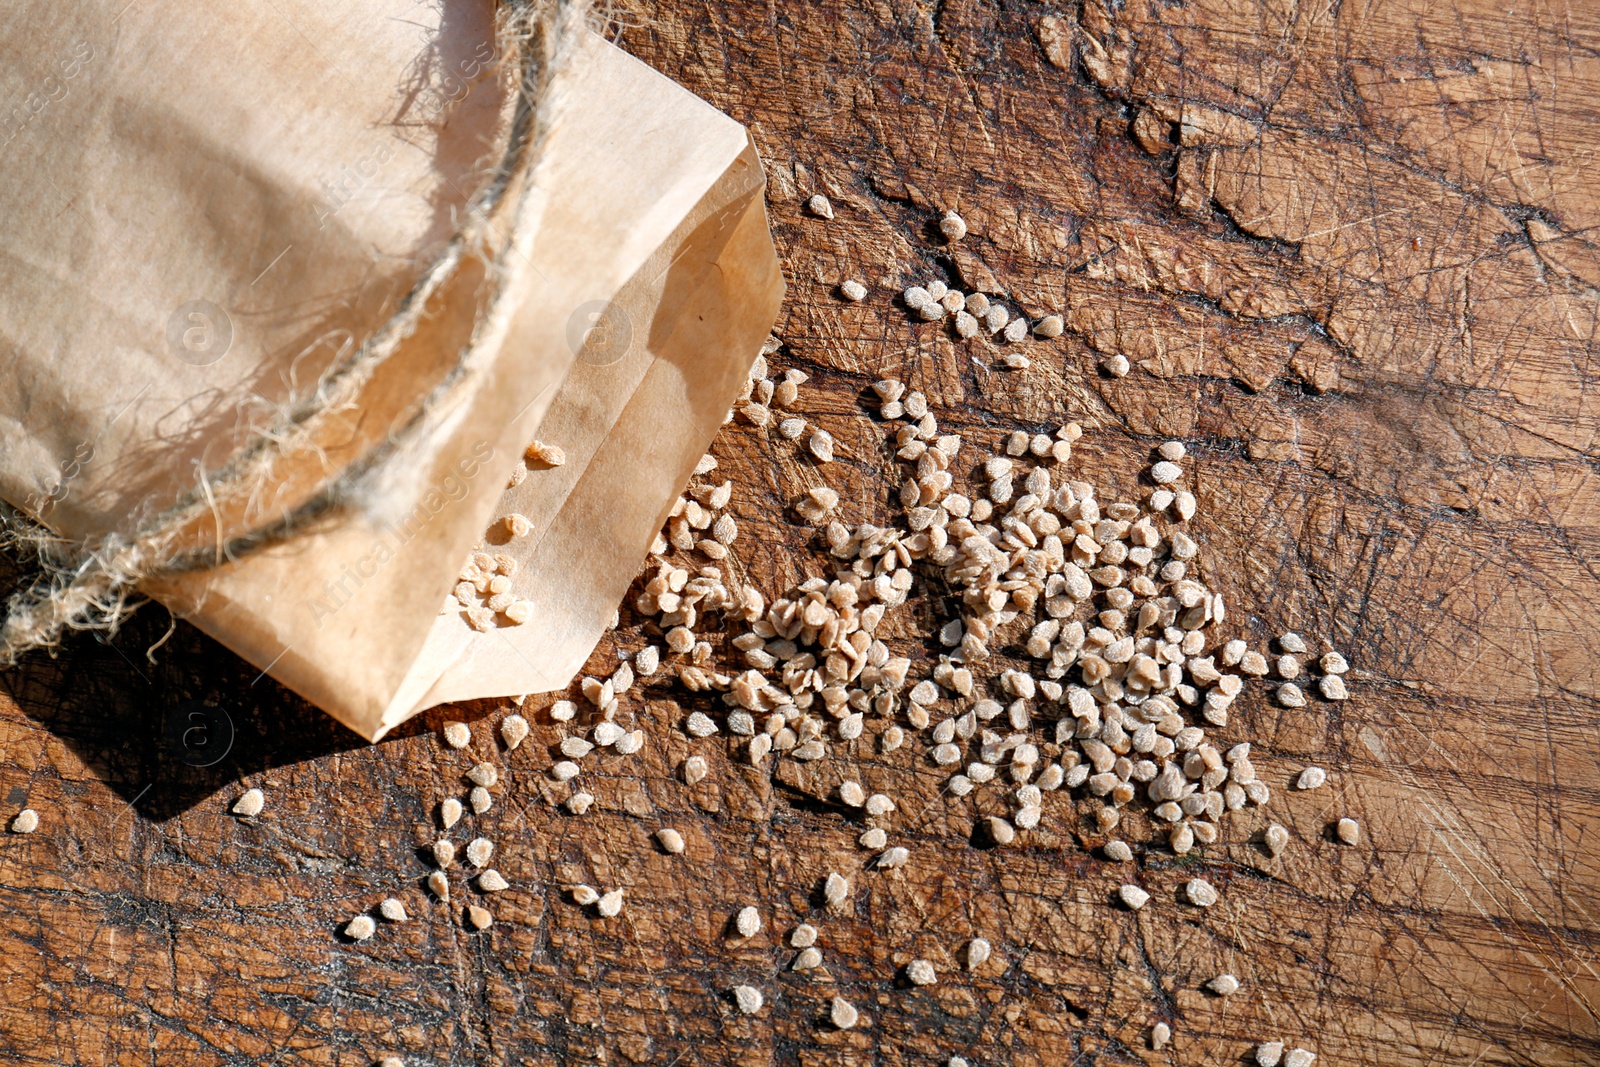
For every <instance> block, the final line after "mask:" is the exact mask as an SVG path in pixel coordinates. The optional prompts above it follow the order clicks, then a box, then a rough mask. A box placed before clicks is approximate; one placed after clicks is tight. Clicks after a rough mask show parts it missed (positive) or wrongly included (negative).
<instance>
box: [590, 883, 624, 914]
mask: <svg viewBox="0 0 1600 1067" xmlns="http://www.w3.org/2000/svg"><path fill="white" fill-rule="evenodd" d="M594 910H595V911H596V913H598V914H599V916H600V917H601V918H602V919H615V918H616V917H617V916H618V915H620V914H622V890H620V889H613V890H612V891H611V892H609V893H606V894H604V895H603V896H601V897H600V898H599V899H598V900H596V901H595V902H594Z"/></svg>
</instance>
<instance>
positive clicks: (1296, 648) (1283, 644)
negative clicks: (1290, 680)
mask: <svg viewBox="0 0 1600 1067" xmlns="http://www.w3.org/2000/svg"><path fill="white" fill-rule="evenodd" d="M1278 647H1279V648H1281V649H1283V650H1284V651H1285V652H1290V653H1293V654H1294V655H1297V656H1298V655H1299V654H1300V653H1302V652H1304V651H1305V650H1306V640H1305V638H1303V637H1301V636H1300V635H1299V634H1297V633H1295V632H1294V631H1292V630H1291V631H1290V632H1288V633H1286V634H1284V635H1283V636H1281V637H1279V638H1278Z"/></svg>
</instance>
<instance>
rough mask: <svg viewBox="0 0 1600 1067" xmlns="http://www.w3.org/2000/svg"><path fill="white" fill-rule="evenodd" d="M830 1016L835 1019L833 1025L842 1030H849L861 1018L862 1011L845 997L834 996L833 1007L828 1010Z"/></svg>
mask: <svg viewBox="0 0 1600 1067" xmlns="http://www.w3.org/2000/svg"><path fill="white" fill-rule="evenodd" d="M828 1017H829V1018H830V1019H832V1020H833V1025H834V1026H836V1027H838V1028H839V1029H840V1030H848V1029H850V1028H851V1027H853V1026H854V1025H855V1024H856V1022H857V1021H858V1020H859V1019H860V1018H861V1013H860V1012H858V1011H856V1009H855V1007H854V1006H853V1005H852V1004H851V1003H850V1002H849V1001H848V1000H846V999H844V998H843V997H834V998H833V1007H832V1008H831V1009H830V1010H829V1012H828Z"/></svg>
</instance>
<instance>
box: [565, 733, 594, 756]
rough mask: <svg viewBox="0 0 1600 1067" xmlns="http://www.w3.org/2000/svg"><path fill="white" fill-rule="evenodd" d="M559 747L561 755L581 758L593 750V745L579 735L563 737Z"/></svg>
mask: <svg viewBox="0 0 1600 1067" xmlns="http://www.w3.org/2000/svg"><path fill="white" fill-rule="evenodd" d="M559 747H560V749H561V754H562V755H563V756H568V757H571V758H572V759H582V758H583V757H585V756H587V755H588V754H589V753H591V752H593V751H594V745H593V744H591V743H589V742H588V741H585V740H584V739H583V738H581V737H563V738H562V739H561V745H560V746H559Z"/></svg>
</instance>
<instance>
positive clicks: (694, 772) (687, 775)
mask: <svg viewBox="0 0 1600 1067" xmlns="http://www.w3.org/2000/svg"><path fill="white" fill-rule="evenodd" d="M708 773H710V772H709V769H708V768H707V767H706V761H705V759H704V758H703V757H701V756H690V757H689V758H688V759H686V760H684V761H683V781H684V784H685V785H695V784H697V783H699V782H701V781H702V780H704V778H705V776H706V775H707V774H708Z"/></svg>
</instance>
